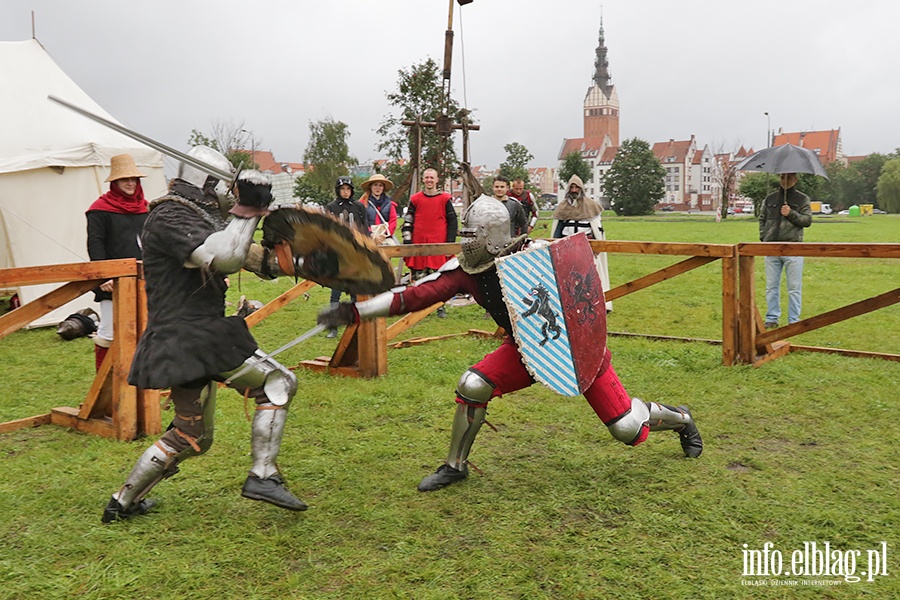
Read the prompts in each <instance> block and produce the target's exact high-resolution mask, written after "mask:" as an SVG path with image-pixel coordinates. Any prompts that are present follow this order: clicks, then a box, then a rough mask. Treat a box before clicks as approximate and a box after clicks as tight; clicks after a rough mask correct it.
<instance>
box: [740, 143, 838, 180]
mask: <svg viewBox="0 0 900 600" xmlns="http://www.w3.org/2000/svg"><path fill="white" fill-rule="evenodd" d="M737 170H738V171H765V172H766V173H776V174H778V173H812V174H813V175H821V176H822V177H824V178H825V179H828V174H827V173H825V168H824V167H822V163H821V162H819V157H818V156H817V155H816V153H815V152H813V151H812V150H808V149H806V148H801V147H800V146H794V145H793V144H785V145H783V146H772V147H771V148H764V149H762V150H760V151H759V152H756V153H755V154H751V155H750V156H748V157H747V158H745V159H744V160H742V161H741V162H740V163H738V165H737Z"/></svg>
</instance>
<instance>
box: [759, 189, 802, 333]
mask: <svg viewBox="0 0 900 600" xmlns="http://www.w3.org/2000/svg"><path fill="white" fill-rule="evenodd" d="M779 184H780V185H781V190H778V191H776V192H772V193H771V194H769V195H768V196H766V199H765V200H764V201H763V205H762V208H761V210H760V214H759V241H761V242H802V241H803V229H804V228H806V227H809V226H810V225H812V209H811V208H810V205H809V196H807V195H806V194H804V193H803V192H800V191H798V190H797V187H796V186H797V174H796V173H781V175H780V176H779ZM765 264H766V321H765V322H766V329H774V328H775V327H778V319H779V318H780V317H781V271H782V270H784V276H785V280H786V281H787V291H788V323H789V324H790V323H796V322H797V321H799V320H800V309H801V307H802V304H803V257H802V256H767V257H766V259H765Z"/></svg>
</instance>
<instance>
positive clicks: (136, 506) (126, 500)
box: [101, 441, 178, 523]
mask: <svg viewBox="0 0 900 600" xmlns="http://www.w3.org/2000/svg"><path fill="white" fill-rule="evenodd" d="M176 454H177V453H176V452H175V450H174V449H172V448H169V447H168V446H166V445H165V444H164V443H163V442H162V441H158V442H156V443H155V444H153V445H152V446H150V447H149V448H147V450H145V451H144V453H143V454H142V455H141V457H140V458H139V459H138V461H137V463H136V464H135V465H134V468H133V469H132V470H131V474H129V475H128V479H126V480H125V485H123V486H122V489H120V490H119V491H118V492H116V493H115V494H113V495H112V498H110V500H109V504H107V506H106V508H105V509H104V510H103V518H102V519H101V520H102V521H103V522H104V523H109V522H111V521H122V520H125V519H128V518H131V517H133V516H136V515H143V514H145V513H146V512H147V511H148V510H150V509H151V508H152V507H153V506H154V505H155V504H156V502H155V501H153V500H144V499H143V497H144V496H145V495H146V494H147V493H148V492H149V491H150V490H151V489H153V486H155V485H156V484H157V483H159V482H160V480H162V479H163V478H165V477H171V476H172V475H174V474H175V473H177V472H178V467H177V464H178V459H177V457H176Z"/></svg>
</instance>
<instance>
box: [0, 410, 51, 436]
mask: <svg viewBox="0 0 900 600" xmlns="http://www.w3.org/2000/svg"><path fill="white" fill-rule="evenodd" d="M49 424H50V413H47V414H46V415H36V416H34V417H26V418H24V419H16V420H15V421H7V422H6V423H0V433H9V432H10V431H16V430H17V429H27V428H29V427H39V426H41V425H49Z"/></svg>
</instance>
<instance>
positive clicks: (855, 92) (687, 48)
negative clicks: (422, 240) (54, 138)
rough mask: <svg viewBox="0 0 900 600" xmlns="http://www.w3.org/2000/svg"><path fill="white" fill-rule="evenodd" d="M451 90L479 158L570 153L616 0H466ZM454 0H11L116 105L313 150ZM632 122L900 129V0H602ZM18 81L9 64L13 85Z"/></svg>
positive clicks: (679, 134)
mask: <svg viewBox="0 0 900 600" xmlns="http://www.w3.org/2000/svg"><path fill="white" fill-rule="evenodd" d="M454 7H455V11H454V22H453V24H454V30H455V32H456V38H455V44H454V49H455V52H454V62H453V70H452V88H453V94H454V97H455V98H456V99H457V100H458V101H459V102H460V103H461V104H463V105H465V106H468V107H469V108H470V109H475V111H476V113H475V116H476V118H477V120H478V121H479V123H480V124H481V131H478V132H473V133H472V134H471V149H472V162H473V163H475V164H485V165H488V166H491V167H495V166H498V165H499V163H500V162H501V161H503V160H504V158H505V153H504V152H503V146H504V145H505V144H507V143H509V142H513V141H515V142H519V143H521V144H524V145H525V147H527V148H528V149H529V150H530V151H531V153H532V154H533V155H534V156H535V160H534V161H533V162H532V165H531V166H555V163H556V158H557V153H558V152H559V149H560V145H561V142H562V139H563V138H565V137H581V135H582V118H581V105H582V102H583V100H584V95H585V92H586V91H587V89H588V87H589V86H590V84H591V76H592V74H593V60H594V50H595V48H596V46H597V34H598V30H599V27H600V19H601V2H599V1H595V0H557V1H553V2H551V1H547V0H474V2H473V3H471V4H469V5H467V6H464V7H462V8H460V7H459V6H457V5H456V4H455V3H454ZM448 8H449V1H448V0H294V1H286V0H270V1H266V0H259V1H256V2H248V1H246V0H244V1H240V2H238V1H233V0H216V1H213V0H177V1H176V0H152V1H149V2H131V1H122V0H82V1H78V2H73V1H71V0H0V40H2V41H18V40H25V39H28V38H30V37H31V33H32V31H31V12H32V11H34V13H35V21H36V34H37V38H38V40H40V41H41V43H42V44H43V45H44V47H45V48H46V49H47V51H48V52H49V53H50V55H51V56H52V57H53V58H54V59H55V60H56V61H57V63H58V64H59V65H60V66H61V67H62V69H63V70H64V71H65V72H66V73H67V74H68V75H69V76H70V77H72V78H73V79H74V80H75V82H76V83H78V84H79V85H80V86H81V87H82V88H83V89H84V90H85V91H86V92H87V93H88V94H89V95H91V96H92V97H93V98H94V99H95V100H96V101H97V102H98V103H99V104H100V105H101V106H103V107H104V108H105V109H106V110H108V111H109V112H110V113H111V114H112V115H113V116H115V117H116V118H117V119H118V120H120V121H121V122H123V123H124V124H126V125H127V126H129V127H132V128H134V129H137V130H138V131H140V132H141V133H144V134H146V135H148V136H150V137H153V138H156V139H158V140H159V141H162V142H164V143H166V144H169V145H171V146H174V147H176V148H178V149H182V150H184V149H186V143H187V139H188V136H189V134H190V131H191V129H192V128H197V129H201V130H205V131H209V130H210V129H211V124H212V122H213V121H232V122H240V121H243V122H244V125H245V127H246V128H247V129H248V130H252V131H253V132H254V134H255V136H256V139H257V147H258V148H261V149H268V150H272V151H273V152H274V153H275V157H276V158H277V159H278V160H281V161H290V162H300V161H301V160H302V156H303V151H304V149H305V148H306V144H307V142H308V140H309V133H308V132H309V122H310V121H311V120H312V121H317V120H320V119H323V118H325V117H332V118H334V119H335V120H340V121H343V122H345V123H347V124H348V126H349V130H350V133H351V137H350V149H351V152H352V153H353V154H354V155H355V156H356V157H357V158H358V159H359V160H360V161H363V162H365V161H368V160H371V159H373V158H377V157H378V156H379V154H378V152H377V151H376V149H375V145H376V143H377V141H378V138H377V136H376V134H375V129H377V127H378V125H379V124H380V123H381V121H382V120H383V119H384V116H385V115H386V114H387V113H388V112H389V109H390V107H389V106H388V103H387V100H386V99H385V93H386V91H388V90H393V89H394V87H395V85H396V81H397V71H398V70H399V69H401V68H406V67H409V66H410V65H412V64H413V63H417V62H421V61H423V60H424V59H426V58H427V57H432V58H434V59H435V60H437V61H438V62H439V63H440V62H441V61H442V60H443V43H444V31H445V30H446V29H447V16H448ZM602 16H603V25H604V29H605V34H606V45H607V47H608V48H609V62H610V70H611V73H612V80H613V83H614V84H615V85H616V89H617V90H618V94H619V100H620V102H621V121H620V133H621V137H622V139H623V140H624V139H626V138H630V137H639V138H642V139H644V140H647V141H649V142H651V143H652V142H655V141H665V140H668V139H670V138H674V139H688V138H689V137H690V136H691V135H692V134H693V135H695V136H696V137H697V139H698V142H699V144H700V145H701V147H702V146H703V145H704V144H708V145H709V146H710V149H711V150H713V151H719V150H720V149H732V148H737V147H738V146H740V145H741V144H744V145H746V146H753V147H754V148H757V149H758V148H760V147H763V146H765V142H766V129H767V127H768V123H769V121H767V118H766V116H765V115H764V113H765V112H768V113H769V115H770V122H771V126H772V128H773V129H776V130H777V129H779V128H783V129H784V130H785V131H799V130H812V129H837V128H840V129H841V137H842V140H843V148H844V152H845V153H846V154H850V155H855V154H868V153H870V152H883V153H885V152H891V151H893V150H894V149H895V148H897V147H900V124H898V118H897V112H898V108H900V78H898V77H897V76H896V71H897V67H896V65H897V61H898V57H900V35H898V34H897V24H898V23H900V1H898V0H861V1H857V2H848V1H847V0H756V1H754V2H736V1H722V0H681V1H678V0H604V1H603V2H602ZM6 84H7V82H0V85H6Z"/></svg>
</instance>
